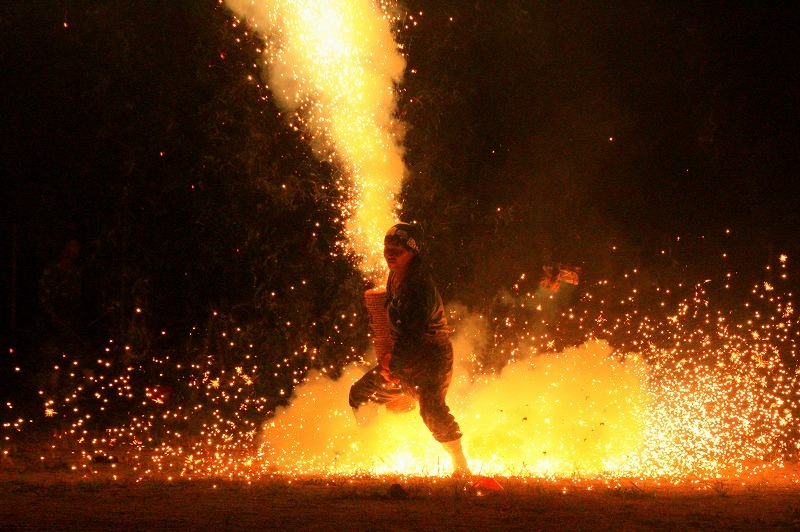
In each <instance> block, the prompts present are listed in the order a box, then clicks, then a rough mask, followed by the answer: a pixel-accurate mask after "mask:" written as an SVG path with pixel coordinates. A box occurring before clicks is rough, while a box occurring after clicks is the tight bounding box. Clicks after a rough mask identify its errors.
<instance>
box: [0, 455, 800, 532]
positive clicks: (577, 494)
mask: <svg viewBox="0 0 800 532" xmlns="http://www.w3.org/2000/svg"><path fill="white" fill-rule="evenodd" d="M796 472H797V467H796V466H793V467H791V468H787V469H785V470H782V471H780V472H777V473H775V472H772V473H769V474H764V475H761V476H759V477H758V478H749V479H747V480H746V481H743V480H742V479H733V478H730V479H726V480H714V481H705V480H694V481H691V480H683V481H681V482H678V483H667V482H664V481H661V482H659V481H656V480H632V479H617V480H596V479H595V480H578V479H572V480H564V479H562V480H547V479H535V478H527V479H524V478H498V479H497V480H498V481H499V483H500V484H501V485H502V486H503V487H504V489H503V490H501V491H490V490H485V489H475V488H472V487H470V486H469V485H468V483H467V482H465V481H454V480H450V479H434V478H399V477H398V478H388V477H381V478H375V477H371V478H343V477H336V478H328V477H314V478H290V477H286V476H275V477H270V478H268V479H263V480H259V481H254V482H251V483H248V482H244V481H230V480H220V479H195V480H185V479H177V480H169V479H168V478H167V477H166V476H164V477H152V478H147V479H144V480H141V481H137V479H136V477H135V475H132V474H131V472H130V471H126V464H124V463H119V464H110V463H93V464H91V466H90V467H89V469H88V470H87V469H84V470H80V469H78V470H73V469H72V466H71V465H70V464H69V463H67V462H63V461H55V462H54V461H52V460H51V459H50V458H47V459H45V460H41V459H39V460H34V459H33V458H32V457H29V458H27V459H26V458H25V457H19V456H16V457H12V456H10V455H7V456H5V457H4V458H3V461H2V466H1V467H0V529H4V530H5V529H15V528H22V529H31V528H33V529H73V530H75V529H80V530H97V529H104V530H105V529H126V530H129V529H178V528H180V529H218V530H219V529H224V530H273V529H285V530H310V529H315V530H316V529H330V530H437V529H441V530H444V529H471V530H506V529H526V530H556V529H561V530H603V529H612V530H642V529H645V530H647V529H655V530H707V529H727V530H767V529H773V530H800V483H799V482H798V475H797V473H796ZM115 477H116V478H115Z"/></svg>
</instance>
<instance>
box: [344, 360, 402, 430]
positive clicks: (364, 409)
mask: <svg viewBox="0 0 800 532" xmlns="http://www.w3.org/2000/svg"><path fill="white" fill-rule="evenodd" d="M402 393H403V390H402V389H401V388H400V387H399V386H395V385H393V384H390V383H388V382H387V381H386V379H384V378H383V376H382V375H381V368H380V366H378V367H375V368H372V369H371V370H369V371H368V372H366V373H365V374H364V376H363V377H361V378H360V379H359V380H358V381H357V382H356V383H355V384H353V386H351V387H350V399H349V401H350V408H352V409H353V414H354V415H355V416H356V421H357V422H358V425H359V426H365V425H367V424H369V423H370V422H371V421H372V420H373V419H374V418H375V416H376V415H377V405H382V404H386V403H387V402H389V401H391V400H392V399H393V398H395V397H397V396H398V395H400V394H402Z"/></svg>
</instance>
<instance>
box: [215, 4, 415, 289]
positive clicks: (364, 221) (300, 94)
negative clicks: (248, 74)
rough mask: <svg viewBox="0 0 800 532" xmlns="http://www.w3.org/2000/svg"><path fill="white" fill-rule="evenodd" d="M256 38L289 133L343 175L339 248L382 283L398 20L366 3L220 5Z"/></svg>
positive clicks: (399, 58) (392, 179)
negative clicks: (305, 138) (306, 139)
mask: <svg viewBox="0 0 800 532" xmlns="http://www.w3.org/2000/svg"><path fill="white" fill-rule="evenodd" d="M226 3H227V5H228V7H229V8H230V9H231V10H232V11H234V12H235V13H237V14H238V15H240V16H242V17H244V18H245V19H246V20H247V22H248V23H249V24H250V26H251V27H252V28H253V29H254V30H255V31H257V32H258V33H259V34H260V35H262V36H263V37H264V38H265V39H266V41H267V46H266V50H265V51H264V70H265V73H266V76H267V80H268V86H269V88H270V90H271V92H272V94H273V95H274V97H275V98H276V100H277V102H278V103H279V104H280V105H281V106H282V107H283V108H285V109H287V110H288V111H290V115H289V116H290V122H291V124H292V127H294V128H295V129H300V130H302V131H304V132H306V133H307V134H308V135H309V136H310V141H311V144H312V148H313V150H314V153H315V154H316V155H317V156H318V157H319V158H320V159H325V160H329V161H330V162H333V163H336V164H338V165H339V166H340V167H341V168H342V170H343V174H344V175H343V176H342V177H340V178H339V180H338V183H337V186H338V187H339V189H340V191H341V193H342V196H343V198H344V199H343V201H342V203H341V204H340V205H339V209H340V210H341V212H342V216H343V218H344V219H345V220H346V223H345V236H346V243H345V244H344V245H345V247H346V250H347V251H349V252H351V253H353V254H354V256H355V260H356V263H357V266H358V267H359V269H360V270H361V271H362V272H363V273H364V275H365V276H366V277H367V278H368V279H369V280H372V281H378V280H380V279H382V278H383V277H385V274H386V266H385V264H384V262H383V255H382V248H383V236H384V234H385V233H386V229H387V228H388V227H390V226H391V225H393V224H394V223H395V222H396V219H397V216H396V214H395V213H396V211H397V210H398V208H399V206H398V205H397V200H396V197H397V194H398V193H399V192H400V187H401V185H402V180H403V176H404V173H405V168H404V164H403V159H402V155H403V150H402V146H401V142H402V134H403V125H402V123H401V122H400V121H399V120H398V119H397V118H396V117H395V114H396V88H397V86H398V85H399V83H400V81H401V79H402V76H403V72H404V70H405V65H406V62H405V58H404V57H403V55H402V53H401V52H400V47H399V45H398V44H397V43H396V42H395V41H394V39H393V34H392V24H393V22H394V21H396V20H397V18H396V15H395V14H394V11H393V9H392V6H391V4H390V3H388V2H380V3H376V2H375V1H374V0H258V1H251V0H226Z"/></svg>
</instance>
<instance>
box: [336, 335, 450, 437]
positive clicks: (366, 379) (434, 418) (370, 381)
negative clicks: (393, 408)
mask: <svg viewBox="0 0 800 532" xmlns="http://www.w3.org/2000/svg"><path fill="white" fill-rule="evenodd" d="M415 358H417V361H416V362H414V363H413V364H409V365H408V366H407V367H406V368H404V370H402V371H400V372H397V373H394V375H395V376H396V377H398V378H399V379H400V384H392V383H389V382H387V381H386V379H384V378H383V376H382V375H381V367H380V366H376V367H374V368H372V369H371V370H369V371H368V372H367V373H365V374H364V376H363V377H361V378H360V379H359V380H358V381H357V382H356V383H355V384H353V386H352V387H351V388H350V406H351V407H352V408H354V409H358V408H359V407H360V406H362V405H364V404H366V403H368V402H373V403H377V404H379V405H382V404H386V403H388V402H389V401H391V400H392V399H395V398H396V397H398V396H399V395H409V396H411V397H413V398H414V399H416V400H417V401H419V413H420V416H422V421H423V422H424V423H425V426H427V427H428V430H430V431H431V434H433V437H434V438H435V439H436V441H439V442H448V441H453V440H457V439H459V438H460V437H461V429H460V428H459V426H458V423H457V422H456V420H455V418H454V417H453V414H451V413H450V407H448V406H447V403H446V402H445V396H446V395H447V388H448V386H450V379H451V378H452V376H453V346H452V344H450V342H449V341H448V342H446V344H444V345H423V347H422V352H421V353H420V356H419V357H415Z"/></svg>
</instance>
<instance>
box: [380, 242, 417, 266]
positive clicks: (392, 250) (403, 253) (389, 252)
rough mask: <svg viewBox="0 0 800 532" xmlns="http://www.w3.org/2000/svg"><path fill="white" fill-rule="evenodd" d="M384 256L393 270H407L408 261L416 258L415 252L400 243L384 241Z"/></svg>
mask: <svg viewBox="0 0 800 532" xmlns="http://www.w3.org/2000/svg"><path fill="white" fill-rule="evenodd" d="M383 258H384V259H386V265H387V266H389V269H390V270H391V271H393V272H396V271H401V272H402V271H405V269H406V268H407V267H408V263H410V262H411V259H413V258H414V252H413V251H409V250H408V249H406V248H404V247H403V246H401V245H400V244H391V243H388V242H387V243H384V245H383Z"/></svg>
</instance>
